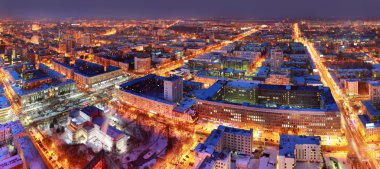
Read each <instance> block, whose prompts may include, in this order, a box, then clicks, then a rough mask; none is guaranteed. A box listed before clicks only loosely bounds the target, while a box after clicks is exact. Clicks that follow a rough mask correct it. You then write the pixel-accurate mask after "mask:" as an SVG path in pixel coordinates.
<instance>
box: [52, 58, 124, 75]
mask: <svg viewBox="0 0 380 169" xmlns="http://www.w3.org/2000/svg"><path fill="white" fill-rule="evenodd" d="M53 62H55V63H57V64H59V65H62V66H64V67H66V68H68V69H73V70H74V72H75V73H78V74H80V75H82V76H86V77H93V76H97V75H101V74H104V73H109V72H112V71H116V70H120V69H121V68H119V67H116V66H106V67H104V66H102V65H99V64H96V63H92V62H88V61H85V60H81V59H77V60H75V63H74V64H68V63H63V62H60V61H57V60H54V61H53Z"/></svg>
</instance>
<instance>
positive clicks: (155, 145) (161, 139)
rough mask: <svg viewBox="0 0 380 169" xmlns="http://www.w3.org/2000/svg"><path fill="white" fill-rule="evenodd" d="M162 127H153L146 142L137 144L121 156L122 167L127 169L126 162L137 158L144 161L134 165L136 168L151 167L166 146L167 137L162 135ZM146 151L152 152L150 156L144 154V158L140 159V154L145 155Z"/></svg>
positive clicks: (163, 152)
mask: <svg viewBox="0 0 380 169" xmlns="http://www.w3.org/2000/svg"><path fill="white" fill-rule="evenodd" d="M162 130H163V128H159V127H157V128H154V132H153V133H154V134H153V135H152V136H151V138H150V139H149V142H148V143H147V144H144V145H143V144H138V146H137V147H135V148H133V150H131V151H129V152H128V153H126V154H125V155H124V156H123V157H122V165H123V168H125V169H127V168H128V164H129V163H131V162H132V161H136V160H139V162H141V161H143V162H144V161H145V160H146V162H145V163H143V164H142V165H141V166H136V167H138V168H144V167H151V166H153V165H154V164H155V163H156V158H157V157H159V156H162V155H164V154H165V150H166V147H167V145H168V139H167V138H166V137H165V136H164V135H163V132H162ZM148 152H154V153H153V154H154V155H152V156H149V157H148V156H145V157H146V159H144V158H143V159H141V156H144V155H146V154H147V153H148Z"/></svg>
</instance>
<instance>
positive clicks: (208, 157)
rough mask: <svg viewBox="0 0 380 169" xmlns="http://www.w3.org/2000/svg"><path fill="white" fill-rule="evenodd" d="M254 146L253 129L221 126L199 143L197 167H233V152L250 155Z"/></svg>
mask: <svg viewBox="0 0 380 169" xmlns="http://www.w3.org/2000/svg"><path fill="white" fill-rule="evenodd" d="M252 146H253V130H252V129H250V130H244V129H238V128H232V127H227V126H222V125H221V126H219V127H218V129H215V130H213V131H212V132H211V134H210V135H209V136H208V137H207V139H206V141H205V142H204V143H199V144H198V145H197V146H196V147H195V149H194V153H195V161H196V164H197V167H196V168H210V169H211V168H218V169H230V168H231V152H232V151H237V152H238V153H241V154H246V155H250V154H251V152H252Z"/></svg>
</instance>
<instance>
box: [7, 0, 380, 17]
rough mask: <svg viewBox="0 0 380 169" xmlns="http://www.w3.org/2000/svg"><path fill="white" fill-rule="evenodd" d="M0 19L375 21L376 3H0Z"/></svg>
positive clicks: (215, 0)
mask: <svg viewBox="0 0 380 169" xmlns="http://www.w3.org/2000/svg"><path fill="white" fill-rule="evenodd" d="M0 16H3V17H4V16H6V17H21V18H34V19H36V18H66V17H77V18H85V17H90V18H126V19H133V18H134V19H144V18H146V19H156V18H171V19H177V18H179V19H181V18H209V17H213V18H243V19H247V18H249V19H283V18H297V19H298V18H306V19H311V18H338V19H378V18H380V0H186V1H185V0H176V1H175V0H134V1H132V0H0Z"/></svg>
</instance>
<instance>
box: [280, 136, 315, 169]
mask: <svg viewBox="0 0 380 169" xmlns="http://www.w3.org/2000/svg"><path fill="white" fill-rule="evenodd" d="M320 142H321V137H319V136H299V135H281V136H280V148H279V153H278V156H277V168H279V169H285V168H286V169H289V168H295V167H296V165H297V163H302V162H308V163H321V162H322V151H321V143H320Z"/></svg>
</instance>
